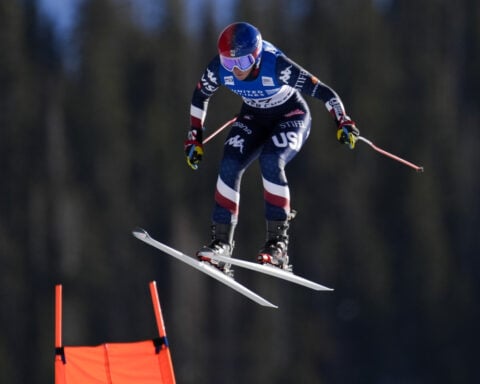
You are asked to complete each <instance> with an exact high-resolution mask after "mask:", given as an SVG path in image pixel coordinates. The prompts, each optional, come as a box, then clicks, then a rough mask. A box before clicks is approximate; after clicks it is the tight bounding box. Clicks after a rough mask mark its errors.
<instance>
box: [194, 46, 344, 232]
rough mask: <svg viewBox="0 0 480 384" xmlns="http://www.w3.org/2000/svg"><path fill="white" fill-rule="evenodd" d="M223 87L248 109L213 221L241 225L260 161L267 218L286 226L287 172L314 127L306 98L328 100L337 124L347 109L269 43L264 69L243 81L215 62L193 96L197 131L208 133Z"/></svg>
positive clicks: (228, 152) (227, 147) (236, 131)
mask: <svg viewBox="0 0 480 384" xmlns="http://www.w3.org/2000/svg"><path fill="white" fill-rule="evenodd" d="M221 85H223V86H225V87H227V88H228V89H230V90H231V91H232V92H234V93H235V94H237V95H239V96H241V97H242V99H243V104H242V107H241V110H240V113H239V115H238V118H237V120H236V121H235V123H233V125H232V127H231V129H230V132H229V134H228V136H227V139H226V141H225V144H224V152H223V158H222V161H221V163H220V170H219V174H218V179H217V184H216V191H215V207H214V210H213V215H212V220H213V222H215V223H223V224H229V223H232V224H235V223H236V222H237V218H238V212H239V203H240V182H241V178H242V175H243V172H244V171H245V170H246V168H247V167H248V166H249V165H250V164H251V163H252V162H253V161H254V160H255V159H258V160H259V163H260V169H261V174H262V181H263V189H264V199H265V218H266V219H267V220H279V221H283V220H286V219H287V217H288V215H289V213H290V190H289V186H288V182H287V177H286V175H285V166H286V164H287V163H288V162H289V161H290V160H292V159H293V157H295V155H296V154H297V153H298V152H299V151H300V149H301V148H302V146H303V144H304V143H305V141H306V139H307V138H308V135H309V133H310V127H311V115H310V110H309V108H308V106H307V103H306V102H305V100H304V99H303V97H302V95H301V93H303V94H306V95H310V96H313V97H315V98H318V99H320V100H322V101H323V102H324V103H325V106H326V108H327V110H328V111H329V112H330V113H331V114H332V116H333V117H334V119H335V120H336V122H337V123H340V121H343V120H345V119H348V116H347V115H346V114H345V109H344V106H343V103H342V101H341V99H340V97H339V96H338V95H337V93H336V92H335V91H334V90H333V89H332V88H330V87H329V86H327V85H326V84H324V83H322V82H321V81H319V80H318V79H317V78H316V77H315V76H313V75H312V74H310V73H309V72H307V71H306V70H305V69H303V68H302V67H300V66H299V65H298V64H296V63H295V62H293V61H292V60H290V59H289V58H288V57H287V56H285V54H283V53H282V52H281V51H280V50H279V49H278V48H276V47H275V46H274V45H272V44H271V43H269V42H266V41H264V42H263V51H262V56H261V62H260V65H259V67H258V68H254V69H253V71H252V73H251V74H250V75H249V77H248V78H247V79H245V80H243V81H241V80H238V79H237V78H235V76H234V75H233V73H232V72H229V71H227V70H226V69H225V68H223V67H222V65H221V64H220V59H219V57H218V55H217V56H215V57H214V58H213V59H212V61H211V62H210V63H209V64H208V66H207V68H206V69H205V72H204V73H203V75H202V77H201V79H200V81H199V82H198V84H197V87H196V88H195V90H194V92H193V97H192V104H191V108H190V121H191V126H192V128H196V129H203V122H204V120H205V117H206V114H207V108H208V102H209V99H210V97H211V96H212V95H213V94H214V93H215V92H216V91H217V89H218V88H219V87H220V86H221Z"/></svg>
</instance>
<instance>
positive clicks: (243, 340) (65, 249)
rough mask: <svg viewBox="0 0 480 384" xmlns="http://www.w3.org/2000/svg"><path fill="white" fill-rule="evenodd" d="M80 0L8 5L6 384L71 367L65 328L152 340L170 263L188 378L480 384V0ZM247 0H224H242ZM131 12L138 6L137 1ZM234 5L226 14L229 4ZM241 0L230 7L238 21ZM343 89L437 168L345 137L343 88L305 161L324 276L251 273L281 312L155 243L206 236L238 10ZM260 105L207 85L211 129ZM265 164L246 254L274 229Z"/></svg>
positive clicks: (74, 336)
mask: <svg viewBox="0 0 480 384" xmlns="http://www.w3.org/2000/svg"><path fill="white" fill-rule="evenodd" d="M133 4H135V2H128V1H114V0H109V1H108V0H84V1H81V2H80V5H79V7H78V10H77V13H76V15H75V18H74V23H75V24H74V25H73V26H72V29H71V32H70V33H69V34H68V36H65V35H62V33H61V32H59V30H58V29H57V28H55V26H54V23H53V21H52V20H51V19H48V18H46V17H45V16H44V14H43V13H41V12H39V6H38V4H37V2H35V1H32V0H30V1H28V0H24V1H19V0H2V1H1V3H0V171H1V182H0V274H1V275H0V276H1V277H0V295H1V297H0V298H1V304H0V305H1V314H0V330H1V331H0V332H1V338H0V381H1V382H2V383H47V382H53V360H54V316H53V314H54V286H55V284H57V283H62V284H63V286H64V334H63V336H64V343H65V344H66V345H98V344H101V343H103V342H107V341H122V342H128V341H135V340H140V339H148V338H152V337H155V336H156V327H155V321H154V315H153V310H152V307H151V302H150V296H149V291H148V283H149V281H152V280H156V281H157V285H158V289H159V294H160V300H161V303H162V309H163V312H164V318H165V322H166V327H167V333H168V336H169V339H170V346H171V352H172V358H173V364H174V367H175V372H176V377H177V381H178V382H179V383H197V384H200V383H227V382H228V383H325V384H336V383H369V384H370V383H374V384H393V383H408V384H427V383H468V384H472V383H476V382H480V371H479V369H478V358H477V356H478V341H479V337H478V335H479V332H478V323H479V320H480V316H479V306H478V301H479V292H480V284H479V283H480V279H479V277H480V276H479V275H480V262H479V258H478V256H479V251H480V247H479V243H478V236H479V234H480V222H479V220H480V205H479V196H480V177H479V172H478V166H479V163H480V162H479V160H480V155H479V150H478V144H479V136H480V110H479V88H480V71H479V68H480V3H479V2H478V1H477V0H458V1H455V2H452V1H442V0H423V1H417V0H402V1H399V0H384V1H380V0H377V1H366V0H342V1H334V0H322V1H320V0H310V1H308V0H303V1H301V0H297V1H294V0H290V1H287V0H283V1H279V0H275V1H273V0H270V1H266V0H265V1H261V2H258V1H253V0H245V1H241V2H230V3H229V5H228V6H229V7H230V8H228V9H219V8H218V7H221V5H219V3H218V2H209V1H202V2H200V3H199V4H201V6H200V7H198V12H195V13H194V14H193V15H192V13H191V12H187V10H188V8H189V6H191V3H187V2H183V1H179V0H169V1H167V0H166V1H158V2H157V4H156V5H157V6H156V7H153V8H152V9H153V10H156V12H151V13H148V14H147V16H148V17H146V18H145V17H144V18H141V17H138V7H135V6H134V5H133ZM224 6H227V5H224ZM135 8H137V9H136V10H135ZM220 11H223V13H222V14H223V15H224V16H223V19H221V18H220V19H219V18H218V17H217V16H215V15H218V13H219V12H220ZM225 15H227V16H225ZM236 20H245V21H249V22H251V23H253V24H255V25H256V26H258V27H259V29H260V30H261V31H262V34H263V37H264V38H265V39H266V40H269V41H271V42H272V43H274V44H276V45H278V46H279V47H280V48H282V49H283V51H284V52H285V53H286V54H287V55H288V56H290V57H291V58H292V59H294V60H295V61H297V62H298V63H300V64H301V65H303V66H304V67H305V68H306V69H308V70H309V71H311V72H312V73H313V74H315V75H317V76H318V77H319V78H320V79H321V80H322V81H324V82H326V83H327V84H329V85H331V86H332V87H333V88H334V89H335V90H336V91H337V92H338V93H339V94H340V95H341V96H342V98H343V101H344V103H345V106H346V108H347V111H348V113H349V114H350V116H351V117H352V118H353V119H354V120H355V121H356V122H357V125H358V127H359V128H360V131H361V133H362V134H363V135H364V136H365V137H367V138H369V139H370V140H372V141H374V142H375V143H376V144H377V145H379V146H381V147H382V148H385V149H387V150H389V151H392V152H393V153H395V154H397V155H399V156H401V157H405V158H406V159H409V160H411V161H412V162H414V163H417V164H420V165H423V166H424V167H425V173H423V174H419V173H416V172H415V171H414V170H412V169H410V168H408V167H406V166H404V165H402V164H400V163H397V162H395V161H393V160H391V159H388V158H386V157H383V156H381V155H379V154H377V153H376V152H374V151H372V150H371V149H370V148H369V147H368V146H366V145H365V144H363V143H359V144H358V145H357V148H356V149H355V150H354V151H350V150H348V149H347V148H346V147H345V146H341V145H339V144H338V143H337V142H336V139H335V126H334V124H333V122H332V121H331V118H330V116H329V114H328V113H327V112H326V109H325V107H324V105H322V103H321V102H319V101H318V100H314V99H311V98H309V99H307V100H308V102H309V104H310V106H311V109H312V113H313V117H314V123H313V127H312V133H311V136H310V138H309V141H308V143H307V144H306V146H305V147H304V149H303V150H302V152H301V153H300V154H299V155H298V156H297V158H296V159H295V160H294V161H293V162H292V163H291V164H290V165H289V166H288V168H287V174H288V177H289V181H290V184H291V193H292V206H293V207H294V208H296V209H297V210H298V211H299V214H298V216H297V219H296V220H295V221H294V222H293V223H292V231H291V234H292V240H291V250H290V253H291V256H292V261H293V263H294V266H295V271H296V272H297V273H298V274H301V275H304V276H306V277H308V278H311V279H313V280H316V281H318V282H320V283H322V284H325V285H328V286H331V287H333V288H335V291H334V292H332V293H317V292H313V291H310V290H306V289H303V288H301V287H297V286H294V285H291V284H288V283H285V282H282V281H279V280H276V279H273V278H270V277H266V276H262V275H258V274H255V273H253V272H248V271H244V270H240V269H237V270H236V276H237V279H238V280H239V281H240V282H242V283H245V284H246V285H248V286H249V287H250V288H252V289H253V290H255V291H257V292H258V293H260V294H261V295H263V296H265V297H266V298H267V299H269V300H271V301H272V302H274V303H276V304H277V305H279V307H280V309H278V310H270V309H265V308H262V307H260V306H258V305H256V304H254V303H252V302H250V301H249V300H247V299H245V298H243V297H242V296H240V295H239V294H237V293H235V292H234V291H232V290H230V289H228V288H226V287H224V286H222V285H220V284H219V283H217V282H215V281H213V280H211V279H210V278H208V277H206V276H204V275H203V274H201V273H199V272H197V271H194V270H191V269H190V268H188V267H187V266H185V265H183V264H180V263H179V262H177V261H175V260H173V259H171V258H170V257H168V256H166V255H164V254H162V253H161V252H158V251H156V250H155V249H153V248H150V247H148V246H147V245H144V244H142V243H140V242H139V241H138V240H136V239H135V238H134V237H133V236H131V233H130V231H131V229H132V228H134V227H135V226H137V225H140V226H143V227H145V228H146V229H148V230H149V232H150V233H151V234H152V235H153V236H154V237H156V238H157V239H159V240H161V241H163V242H165V243H167V244H170V245H172V246H174V247H177V248H179V249H181V250H182V251H184V252H187V253H193V252H194V251H195V250H196V249H198V248H199V247H200V246H201V245H202V244H203V243H205V242H207V241H208V240H209V233H210V229H209V225H210V212H211V208H212V205H213V192H214V187H215V181H216V174H217V167H218V163H219V159H220V155H221V150H222V137H223V136H220V137H217V138H215V139H214V140H213V141H212V142H211V143H209V144H207V145H206V147H205V153H206V154H205V158H204V161H203V162H202V164H201V165H200V169H199V170H198V171H196V172H194V171H192V170H190V169H189V168H188V167H187V165H186V163H185V159H184V154H183V140H184V138H185V135H186V131H187V129H188V123H189V107H190V97H191V94H192V91H193V88H194V86H195V84H196V82H197V81H198V79H199V76H200V74H201V73H202V72H203V69H204V67H205V65H206V64H207V62H208V60H209V59H210V58H211V57H212V56H213V55H214V54H215V53H216V39H217V36H218V34H219V32H220V31H221V30H222V29H223V27H224V26H225V25H226V24H228V23H229V22H232V21H236ZM240 103H241V100H240V99H239V98H237V97H235V96H233V95H232V94H230V93H228V92H227V91H225V90H221V91H219V92H218V93H217V94H216V95H215V96H214V98H213V99H212V100H211V102H210V109H209V115H208V117H207V121H206V125H207V129H208V132H212V131H213V130H214V129H215V128H216V127H218V126H220V125H221V124H222V123H223V122H224V121H226V120H227V119H229V118H231V117H232V116H233V115H234V114H235V113H236V112H237V111H238V108H239V106H240ZM262 193H263V190H262V186H261V181H260V175H259V170H258V166H257V165H256V164H254V165H253V166H252V167H251V168H250V169H249V170H248V171H247V173H246V174H245V176H244V180H243V184H242V200H241V213H240V224H239V226H238V231H237V236H236V241H237V248H236V256H237V257H240V258H244V259H253V258H254V257H255V255H256V252H257V250H258V249H259V248H260V246H261V245H262V242H263V240H264V236H265V235H264V225H265V224H264V219H263V213H262V212H263V201H262Z"/></svg>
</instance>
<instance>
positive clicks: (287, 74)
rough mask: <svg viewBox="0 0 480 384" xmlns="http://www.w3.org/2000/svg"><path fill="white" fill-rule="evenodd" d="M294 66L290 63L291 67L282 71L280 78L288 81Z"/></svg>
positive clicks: (285, 81)
mask: <svg viewBox="0 0 480 384" xmlns="http://www.w3.org/2000/svg"><path fill="white" fill-rule="evenodd" d="M291 68H292V66H291V65H290V66H289V67H287V68H285V69H284V70H283V71H281V72H280V74H281V76H280V77H279V79H280V80H282V81H283V82H284V83H288V80H290V76H291V75H292V69H291Z"/></svg>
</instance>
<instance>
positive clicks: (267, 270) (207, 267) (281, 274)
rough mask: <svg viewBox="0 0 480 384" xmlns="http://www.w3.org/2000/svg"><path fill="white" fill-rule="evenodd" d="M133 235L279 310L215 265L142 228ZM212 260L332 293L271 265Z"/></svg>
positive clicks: (252, 298)
mask: <svg viewBox="0 0 480 384" xmlns="http://www.w3.org/2000/svg"><path fill="white" fill-rule="evenodd" d="M132 233H133V235H134V236H135V237H136V238H137V239H139V240H141V241H143V242H145V243H147V244H149V245H151V246H152V247H155V248H157V249H159V250H160V251H162V252H165V253H166V254H168V255H170V256H172V257H174V258H176V259H177V260H180V261H182V262H184V263H185V264H188V265H189V266H191V267H193V268H195V269H197V270H199V271H201V272H203V273H205V274H207V275H208V276H210V277H212V278H214V279H216V280H218V281H219V282H221V283H223V284H225V285H226V286H228V287H230V288H232V289H234V290H235V291H237V292H239V293H240V294H242V295H244V296H246V297H247V298H249V299H250V300H253V301H254V302H256V303H258V304H260V305H263V306H265V307H270V308H278V307H277V306H276V305H275V304H272V303H271V302H269V301H268V300H266V299H264V298H263V297H261V296H260V295H258V294H257V293H255V292H253V291H251V290H250V289H248V288H247V287H245V286H244V285H243V284H240V283H239V282H238V281H236V280H235V279H233V278H232V277H230V276H227V275H225V274H224V273H223V272H221V271H220V270H219V269H218V268H216V267H214V266H213V265H211V264H209V263H207V262H204V261H199V260H197V259H195V258H193V257H190V256H188V255H186V254H184V253H182V252H180V251H178V250H176V249H174V248H171V247H169V246H168V245H165V244H163V243H161V242H159V241H157V240H155V239H154V238H152V237H151V236H150V235H149V234H148V232H147V231H145V230H144V229H141V228H137V229H135V230H133V232H132ZM212 259H215V260H217V261H219V262H224V263H229V264H232V265H235V266H237V267H240V268H246V269H250V270H252V271H256V272H260V273H264V274H266V275H270V276H274V277H277V278H280V279H283V280H286V281H289V282H291V283H294V284H299V285H302V286H304V287H307V288H310V289H313V290H315V291H332V289H331V288H328V287H325V286H323V285H320V284H318V283H315V282H313V281H311V280H307V279H305V278H303V277H300V276H298V275H295V274H294V273H293V272H289V271H285V270H282V269H280V268H277V267H274V266H270V265H265V264H263V265H262V264H258V263H252V262H249V261H245V260H240V259H235V258H230V257H228V258H227V257H223V256H214V257H212Z"/></svg>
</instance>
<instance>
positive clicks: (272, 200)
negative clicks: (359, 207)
mask: <svg viewBox="0 0 480 384" xmlns="http://www.w3.org/2000/svg"><path fill="white" fill-rule="evenodd" d="M310 126H311V118H310V113H309V110H308V108H305V109H294V110H293V111H292V112H290V113H287V114H286V116H285V119H283V120H282V121H281V122H280V123H279V124H277V125H276V127H275V129H274V131H273V134H272V136H271V138H270V139H269V140H268V141H267V143H266V144H265V145H264V147H263V149H262V152H261V154H260V159H259V160H260V166H261V171H262V179H263V187H264V198H265V217H266V221H267V228H266V229H267V234H266V242H265V245H264V246H263V248H262V249H261V250H260V251H259V254H258V261H259V262H260V263H268V264H272V265H275V266H277V267H279V268H282V269H286V270H290V269H291V266H290V265H289V256H288V241H289V235H288V229H289V226H290V224H289V222H290V220H291V219H293V217H294V216H295V212H294V211H292V210H291V208H290V189H289V186H288V181H287V177H286V174H285V166H286V165H287V164H288V162H289V161H290V160H292V159H293V158H294V157H295V155H296V154H297V153H298V152H299V151H300V149H301V148H302V146H303V144H304V143H305V141H306V139H307V138H308V135H309V133H310Z"/></svg>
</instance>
